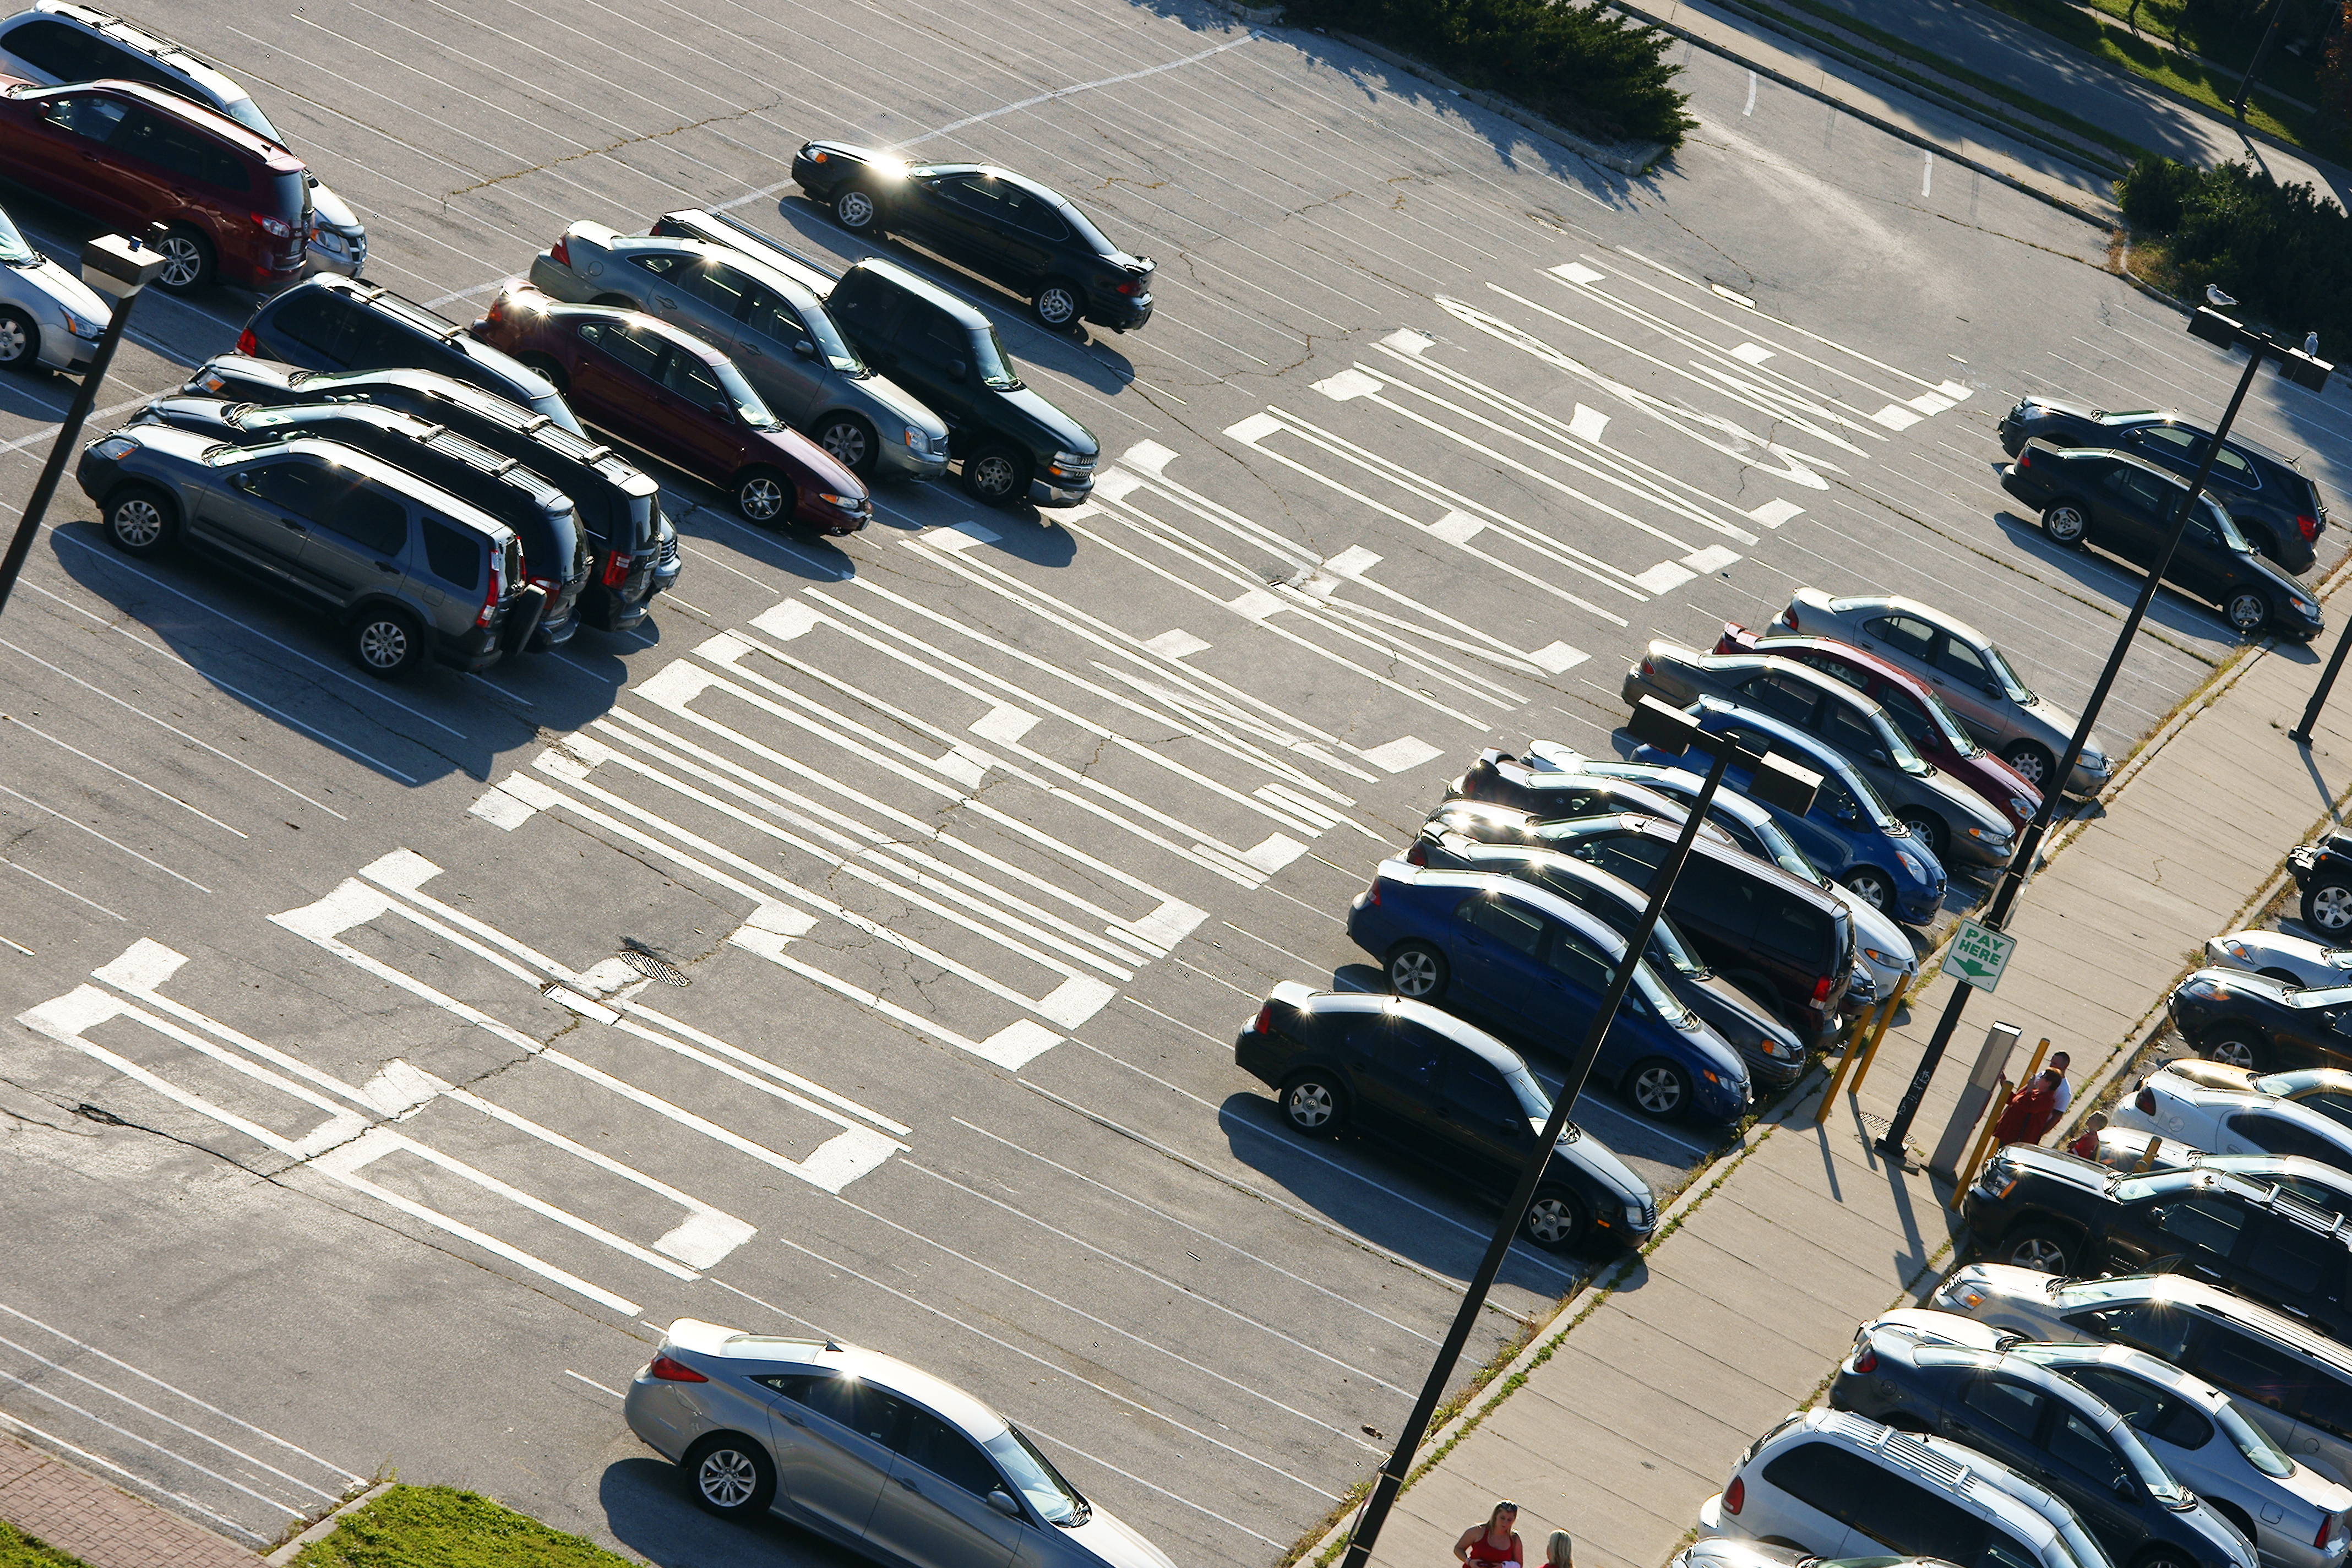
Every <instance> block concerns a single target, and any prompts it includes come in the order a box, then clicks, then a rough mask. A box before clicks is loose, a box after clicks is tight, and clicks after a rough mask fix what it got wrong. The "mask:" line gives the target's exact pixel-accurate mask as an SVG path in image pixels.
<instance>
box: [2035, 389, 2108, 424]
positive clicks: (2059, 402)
mask: <svg viewBox="0 0 2352 1568" xmlns="http://www.w3.org/2000/svg"><path fill="white" fill-rule="evenodd" d="M2024 401H2025V405H2026V407H2027V409H2028V410H2029V411H2030V413H2033V414H2063V415H2067V416H2071V417H2073V418H2076V419H2090V418H2094V417H2095V416H2096V415H2097V413H2098V410H2097V409H2095V408H2092V407H2090V406H2088V405H2084V404H2080V403H2070V402H2068V401H2067V400H2066V399H2065V398H2063V397H2042V396H2037V395H2032V394H2028V395H2027V396H2026V398H2025V400H2024Z"/></svg>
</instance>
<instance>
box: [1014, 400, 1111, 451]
mask: <svg viewBox="0 0 2352 1568" xmlns="http://www.w3.org/2000/svg"><path fill="white" fill-rule="evenodd" d="M992 395H993V396H994V397H995V398H996V400H997V405H998V406H999V407H1001V408H1005V409H1010V410H1013V411H1014V412H1016V413H1019V414H1022V415H1024V416H1027V417H1028V418H1029V419H1030V421H1031V422H1033V423H1034V425H1035V426H1037V428H1038V429H1039V430H1041V431H1043V432H1044V433H1045V436H1046V437H1048V438H1049V439H1051V440H1052V441H1054V442H1055V443H1056V444H1057V445H1058V446H1060V447H1061V448H1062V450H1064V451H1066V452H1076V453H1077V454H1078V456H1080V457H1082V458H1093V457H1099V456H1100V455H1101V453H1102V444H1101V443H1100V442H1098V441H1097V440H1096V439H1095V435H1094V432H1093V431H1091V430H1089V429H1087V427H1086V426H1083V425H1081V424H1079V423H1078V422H1077V421H1076V420H1075V419H1073V418H1071V417H1070V416H1068V415H1066V414H1065V413H1063V412H1062V411H1061V410H1060V409H1058V408H1056V407H1055V406H1054V405H1053V404H1051V403H1049V402H1047V401H1046V400H1045V396H1044V395H1042V394H1040V393H1039V392H1038V391H1037V389H1036V388H1035V387H1034V386H1022V387H1018V388H1016V389H1015V390H1013V391H1011V392H999V393H995V394H992Z"/></svg>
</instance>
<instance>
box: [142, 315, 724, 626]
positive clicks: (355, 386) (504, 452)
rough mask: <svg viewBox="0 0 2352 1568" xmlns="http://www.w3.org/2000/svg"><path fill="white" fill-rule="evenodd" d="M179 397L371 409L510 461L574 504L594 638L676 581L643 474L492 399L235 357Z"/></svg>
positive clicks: (629, 619)
mask: <svg viewBox="0 0 2352 1568" xmlns="http://www.w3.org/2000/svg"><path fill="white" fill-rule="evenodd" d="M181 391H182V392H184V393H185V394H186V395H190V396H201V397H220V398H226V399H229V400H231V401H239V400H242V401H247V402H252V403H259V404H266V405H271V406H277V405H283V404H289V403H334V402H342V401H346V400H349V401H352V402H360V403H372V404H375V405H378V406H381V407H384V408H397V409H399V410H401V411H402V412H403V413H406V414H414V415H415V416H417V417H418V418H420V419H426V420H430V421H432V422H433V423H435V424H436V425H446V426H449V427H450V428H451V429H453V430H455V431H457V433H458V434H459V435H461V436H464V437H467V438H468V439H470V440H474V441H478V442H480V443H481V444H482V445H483V446H485V447H488V448H489V449H490V450H492V451H493V452H497V453H499V455H500V456H502V457H507V458H513V459H514V460H515V461H516V462H518V463H520V464H521V465H522V466H523V467H525V468H529V469H530V470H531V471H532V472H533V473H536V474H539V475H541V477H543V478H545V479H547V480H548V481H549V482H551V483H552V484H553V485H555V486H556V488H557V489H561V490H562V491H563V493H564V494H566V495H568V496H570V497H571V498H572V508H573V511H574V514H575V515H576V516H577V517H578V519H579V521H580V527H581V531H582V532H583V534H584V535H585V536H586V538H587V541H588V549H589V552H590V554H591V556H592V560H591V561H590V563H589V575H588V585H587V587H586V588H585V589H584V590H583V592H582V594H581V595H580V618H581V619H582V620H583V621H585V622H587V623H588V624H589V625H590V626H594V627H596V628H598V629H599V630H601V631H607V632H625V631H628V630H630V629H631V628H632V627H634V626H637V625H638V624H639V623H640V622H642V621H644V619H645V618H646V610H647V609H648V608H649V607H650V606H651V603H652V598H653V595H656V594H657V593H660V592H662V591H663V590H665V589H667V587H669V585H670V584H673V583H675V582H677V576H678V570H679V563H678V558H677V529H676V528H675V527H674V526H672V525H671V523H670V521H669V517H668V515H667V513H666V512H664V511H663V510H662V505H661V487H660V486H659V485H657V484H656V483H655V482H654V480H653V479H652V478H651V476H649V475H647V474H646V473H645V472H643V471H642V470H640V469H638V468H635V467H634V466H632V465H631V464H629V463H628V462H627V461H625V459H623V458H619V457H617V456H615V455H614V451H613V448H612V447H605V446H600V445H598V444H597V443H595V442H593V441H591V440H590V439H589V438H588V437H585V436H580V435H575V434H573V433H572V431H570V430H567V429H565V428H564V427H563V426H560V425H557V424H555V423H554V422H553V421H552V420H551V419H549V418H548V416H546V415H544V414H535V413H533V412H532V411H531V410H530V409H528V408H525V407H523V406H522V405H520V404H518V403H514V402H510V401H509V400H508V399H506V398H504V397H501V396H499V395H497V394H496V393H491V392H485V391H483V390H482V389H481V388H480V387H478V386H470V385H467V384H466V383H464V382H462V381H452V380H451V379H450V378H449V377H447V376H446V375H442V374H437V373H436V372H434V371H429V370H355V371H310V370H300V371H292V372H289V371H286V370H284V369H281V368H280V367H278V366H277V365H273V364H268V363H263V362H262V361H260V360H257V359H250V358H247V356H245V355H243V354H222V355H221V356H219V357H218V358H216V359H213V360H210V361H207V362H206V363H205V364H203V365H201V366H199V367H198V368H197V370H196V373H195V374H194V375H193V376H191V377H189V379H188V384H187V385H185V386H184V387H183V388H181Z"/></svg>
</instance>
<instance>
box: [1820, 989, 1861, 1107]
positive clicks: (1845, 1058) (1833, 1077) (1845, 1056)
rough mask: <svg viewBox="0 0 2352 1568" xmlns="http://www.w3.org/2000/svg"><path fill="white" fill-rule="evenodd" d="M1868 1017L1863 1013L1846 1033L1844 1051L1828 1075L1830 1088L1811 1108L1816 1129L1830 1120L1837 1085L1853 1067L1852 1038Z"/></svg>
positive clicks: (1835, 1101)
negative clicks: (1848, 1069) (1818, 1102)
mask: <svg viewBox="0 0 2352 1568" xmlns="http://www.w3.org/2000/svg"><path fill="white" fill-rule="evenodd" d="M1868 1016H1870V1015H1869V1014H1867V1013H1864V1014H1863V1015H1862V1017H1860V1018H1856V1019H1855V1020H1854V1024H1855V1027H1854V1028H1853V1029H1852V1030H1849V1031H1848V1032H1847V1035H1846V1042H1845V1049H1844V1051H1843V1053H1841V1054H1840V1055H1839V1057H1838V1065H1837V1071H1835V1072H1833V1073H1832V1074H1830V1086H1829V1088H1827V1089H1823V1090H1822V1102H1821V1104H1819V1105H1817V1106H1815V1107H1814V1108H1813V1125H1814V1126H1816V1127H1819V1126H1820V1125H1821V1124H1822V1122H1824V1121H1828V1120H1829V1119H1830V1107H1831V1106H1832V1105H1835V1104H1836V1103H1837V1096H1838V1085H1840V1084H1842V1083H1843V1082H1844V1081H1845V1075H1846V1069H1847V1068H1851V1067H1852V1066H1853V1037H1854V1036H1855V1035H1856V1034H1858V1033H1860V1026H1861V1024H1862V1019H1863V1018H1866V1017H1868Z"/></svg>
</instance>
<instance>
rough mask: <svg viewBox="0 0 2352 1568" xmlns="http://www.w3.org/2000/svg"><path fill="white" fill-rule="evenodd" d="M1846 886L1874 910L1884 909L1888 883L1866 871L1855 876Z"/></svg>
mask: <svg viewBox="0 0 2352 1568" xmlns="http://www.w3.org/2000/svg"><path fill="white" fill-rule="evenodd" d="M1846 888H1847V889H1848V890H1849V891H1851V892H1852V893H1853V896H1854V897H1856V898H1858V899H1860V900H1862V901H1863V902H1864V903H1865V904H1868V905H1869V906H1870V907H1871V908H1872V909H1874V910H1883V909H1885V907H1886V884H1885V883H1884V882H1882V881H1880V880H1879V879H1877V877H1876V876H1874V875H1871V874H1868V873H1865V874H1864V875H1862V876H1859V877H1855V878H1854V879H1852V880H1851V881H1849V882H1847V883H1846Z"/></svg>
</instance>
